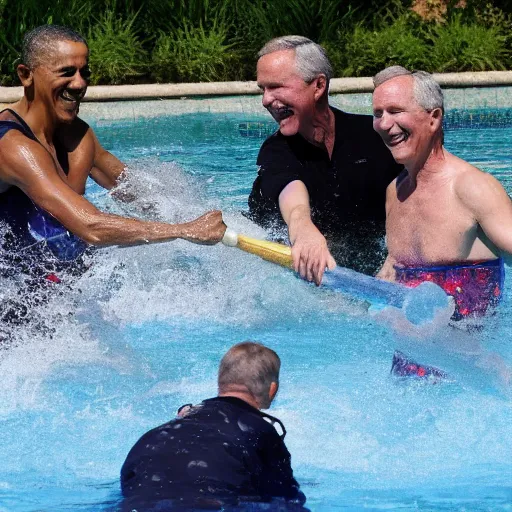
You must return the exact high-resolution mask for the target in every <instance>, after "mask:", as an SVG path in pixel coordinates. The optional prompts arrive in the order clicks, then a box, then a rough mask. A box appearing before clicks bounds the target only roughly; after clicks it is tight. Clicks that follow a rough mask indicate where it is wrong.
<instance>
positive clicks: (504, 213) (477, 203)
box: [456, 171, 512, 255]
mask: <svg viewBox="0 0 512 512" xmlns="http://www.w3.org/2000/svg"><path fill="white" fill-rule="evenodd" d="M456 191H457V194H458V196H459V198H460V200H461V201H462V203H463V204H464V205H465V206H466V207H467V208H468V209H469V210H470V211H471V213H472V214H473V215H474V217H475V219H476V221H477V222H478V224H479V225H480V227H481V228H482V230H483V231H484V233H485V234H486V236H487V237H488V238H489V240H490V241H491V242H492V243H493V244H494V245H495V246H496V247H497V248H498V249H499V250H500V251H503V252H505V253H507V254H508V255H511V254H512V201H511V200H510V197H509V196H508V195H507V193H506V191H505V189H504V188H503V186H502V185H501V183H500V182H499V181H498V180H497V179H496V178H494V177H493V176H491V175H490V174H488V173H485V172H482V171H478V172H477V173H475V172H471V173H465V175H464V176H462V177H461V178H459V182H458V183H457V188H456Z"/></svg>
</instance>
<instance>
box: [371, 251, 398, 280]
mask: <svg viewBox="0 0 512 512" xmlns="http://www.w3.org/2000/svg"><path fill="white" fill-rule="evenodd" d="M395 263H396V261H395V260H394V259H393V258H392V257H391V256H389V255H388V257H387V258H386V261H385V262H384V264H383V265H382V268H381V269H380V270H379V271H378V272H377V275H376V276H375V277H377V278H378V279H382V280H384V281H396V270H395Z"/></svg>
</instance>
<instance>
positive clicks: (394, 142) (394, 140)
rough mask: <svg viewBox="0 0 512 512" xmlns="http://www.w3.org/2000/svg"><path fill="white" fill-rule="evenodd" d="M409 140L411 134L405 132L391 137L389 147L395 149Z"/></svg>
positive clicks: (388, 142)
mask: <svg viewBox="0 0 512 512" xmlns="http://www.w3.org/2000/svg"><path fill="white" fill-rule="evenodd" d="M408 138H409V134H408V133H405V132H400V133H396V134H394V135H389V137H388V141H387V145H388V146H391V147H394V146H398V145H399V144H401V143H402V142H405V141H406V140H407V139H408Z"/></svg>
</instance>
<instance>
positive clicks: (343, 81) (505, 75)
mask: <svg viewBox="0 0 512 512" xmlns="http://www.w3.org/2000/svg"><path fill="white" fill-rule="evenodd" d="M434 77H435V79H436V80H437V81H438V82H439V84H440V85H441V86H442V87H443V88H450V89H456V88H466V87H503V86H511V85H512V71H487V72H474V73H473V72H472V73H439V74H434ZM372 90H373V83H372V79H371V78H370V77H363V78H334V79H332V80H331V87H330V93H331V94H343V93H368V92H371V91H372ZM260 92H261V91H260V90H259V89H258V86H257V85H256V82H202V83H194V84H144V85H112V86H104V85H98V86H91V87H89V89H88V91H87V95H86V97H85V98H84V101H91V102H93V101H122V100H132V101H133V100H148V99H166V98H191V97H195V96H203V97H205V96H206V97H207V96H237V95H257V94H260ZM22 94H23V89H22V87H0V103H13V102H14V101H17V100H18V99H19V98H20V97H21V96H22Z"/></svg>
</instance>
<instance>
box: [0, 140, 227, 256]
mask: <svg viewBox="0 0 512 512" xmlns="http://www.w3.org/2000/svg"><path fill="white" fill-rule="evenodd" d="M2 143H3V146H2V151H1V153H0V169H1V171H0V172H1V175H0V178H1V179H2V181H5V182H7V183H10V184H11V185H14V186H17V187H19V188H20V189H21V190H22V191H23V192H24V193H25V194H27V195H28V196H29V197H30V198H31V199H32V200H33V201H34V202H35V203H36V204H37V205H38V206H40V207H41V208H43V209H44V210H46V211H47V212H48V213H50V214H51V215H52V216H53V217H55V218H56V219H57V220H58V221H59V222H61V223H62V224H63V225H64V226H65V227H66V228H67V229H68V230H69V231H71V232H72V233H74V234H75V235H77V236H78V237H80V238H81V239H82V240H84V241H86V242H87V243H90V244H93V245H100V246H105V245H137V244H142V243H149V242H163V241H167V240H174V239H176V238H183V239H185V240H188V241H191V242H196V243H206V244H208V243H217V242H219V241H220V240H221V239H222V236H223V234H224V231H225V225H224V223H223V222H222V214H221V213H220V212H209V213H207V214H205V215H203V216H202V217H199V218H198V219H196V220H194V221H192V222H187V223H184V224H167V223H163V222H146V221H140V220H137V219H131V218H125V217H120V216H117V215H111V214H106V213H103V212H101V211H99V210H98V209H97V208H96V207H94V206H93V205H92V204H91V203H90V202H89V201H87V200H86V199H85V198H83V197H82V196H81V195H80V194H78V193H77V192H75V191H74V190H73V189H72V188H71V187H70V186H69V185H68V184H67V183H65V182H64V181H63V179H62V178H61V177H60V176H59V175H58V172H57V170H56V168H55V164H54V162H53V160H52V158H51V156H50V154H49V153H48V152H47V151H46V150H45V149H44V148H43V147H42V146H41V145H40V144H38V143H37V142H34V141H32V140H30V139H27V137H25V136H24V135H22V134H21V133H18V132H15V131H14V130H13V131H11V132H10V133H8V134H7V135H6V136H5V137H4V138H3V139H2ZM6 149H7V150H6Z"/></svg>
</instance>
